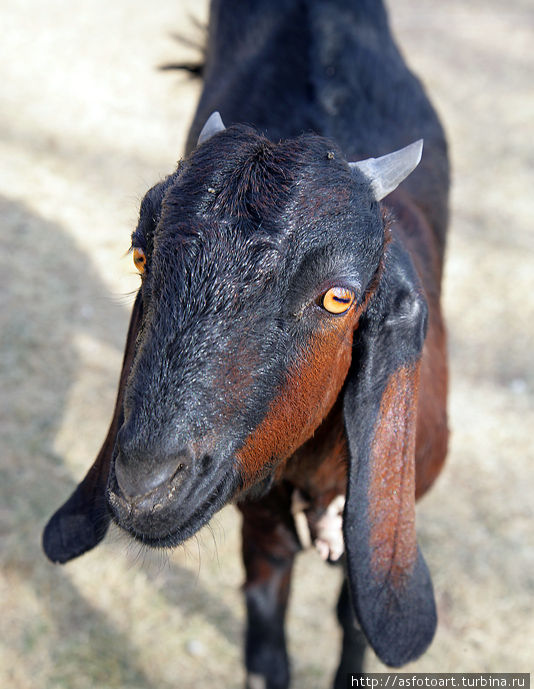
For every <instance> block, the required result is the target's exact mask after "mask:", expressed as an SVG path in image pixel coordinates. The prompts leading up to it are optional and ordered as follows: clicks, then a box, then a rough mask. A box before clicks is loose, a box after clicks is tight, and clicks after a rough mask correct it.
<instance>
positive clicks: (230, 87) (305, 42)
mask: <svg viewBox="0 0 534 689" xmlns="http://www.w3.org/2000/svg"><path fill="white" fill-rule="evenodd" d="M202 73H203V76H204V90H203V93H202V96H201V99H200V102H199V106H198V110H197V113H196V116H195V119H194V122H193V124H192V126H191V130H190V134H189V139H188V144H187V150H188V155H187V157H186V158H185V160H184V161H182V162H181V163H180V165H179V166H178V169H177V170H176V171H175V172H173V173H172V174H171V175H170V176H169V177H168V178H167V179H165V180H164V181H163V182H162V183H160V184H158V185H156V186H155V187H153V189H151V190H150V191H149V192H148V193H147V195H146V197H145V199H144V201H143V203H142V206H141V212H140V219H139V224H138V227H137V229H136V230H135V232H134V234H133V237H132V245H133V246H134V247H136V248H141V249H143V250H144V252H145V254H146V257H147V263H146V270H145V274H144V276H143V282H142V286H141V289H140V292H139V296H138V301H137V303H138V304H139V305H140V308H141V307H142V308H141V311H140V313H141V315H140V316H139V318H138V320H137V321H136V322H135V326H131V331H130V335H131V337H129V347H130V349H131V351H130V359H129V363H128V366H127V367H126V368H125V369H124V377H123V380H122V382H121V394H120V395H119V399H118V402H117V405H118V406H117V409H118V410H119V413H118V415H117V416H116V419H117V427H116V428H115V431H114V433H112V434H111V436H110V439H111V440H110V442H111V443H112V447H113V452H111V451H109V453H108V454H109V455H110V459H111V461H110V466H109V480H108V484H107V498H108V503H109V509H110V511H111V514H112V515H113V518H114V519H115V520H116V521H117V522H118V523H119V524H120V525H121V526H122V527H123V528H125V529H126V530H128V531H129V532H130V533H131V534H132V535H133V536H134V537H136V538H138V539H139V540H141V541H143V542H144V543H147V544H149V545H154V546H161V547H166V546H173V545H177V544H178V543H181V542H182V541H183V540H185V539H187V538H189V537H190V536H191V535H192V534H193V533H195V531H197V530H198V529H199V528H200V527H201V526H202V525H203V524H205V523H206V522H207V521H208V520H209V519H210V518H211V516H212V515H213V514H214V512H216V511H217V510H218V509H219V508H221V507H222V506H223V505H224V504H226V503H227V502H228V501H229V500H231V499H233V498H236V497H238V498H239V500H240V501H241V509H242V510H243V512H244V514H245V526H244V555H245V564H246V565H247V586H246V597H247V609H248V615H249V622H248V632H247V642H246V663H247V668H248V670H249V672H252V673H259V674H260V675H262V676H263V677H264V678H265V679H266V681H267V686H268V688H269V689H281V688H283V687H287V686H288V683H289V663H288V658H287V651H286V646H285V636H284V616H285V609H286V604H287V593H288V587H289V575H290V572H291V565H292V561H293V557H294V554H295V552H296V550H297V549H298V546H297V545H296V540H295V534H294V529H293V528H292V526H291V524H289V526H288V524H287V523H286V520H287V518H288V517H287V514H288V507H287V505H285V503H284V500H282V503H284V505H285V506H284V505H282V506H281V507H279V509H278V508H277V509H275V510H274V512H271V513H270V520H271V522H270V531H269V533H270V534H271V536H272V538H270V540H269V539H267V540H265V542H263V544H262V546H261V547H259V546H258V547H257V548H254V547H253V542H254V539H255V538H256V535H255V534H254V533H252V532H249V533H248V535H247V528H246V524H247V505H248V506H250V505H252V506H253V507H252V508H251V512H250V514H249V515H248V518H249V520H250V523H254V520H255V519H256V517H257V514H258V512H257V510H259V512H260V513H261V511H262V510H263V509H264V507H265V505H266V504H267V503H264V502H262V500H261V498H262V496H265V495H266V496H267V497H266V498H264V500H267V501H269V500H271V499H273V496H274V497H276V495H277V494H278V493H277V491H279V490H282V491H283V489H281V488H280V485H283V484H280V483H279V482H278V483H277V482H276V480H275V471H276V468H277V464H278V461H279V460H280V459H282V458H280V457H272V458H271V461H269V462H267V463H266V464H265V465H264V466H262V467H261V468H259V469H257V470H256V473H255V474H254V476H253V480H252V481H248V482H247V481H245V479H244V472H243V467H242V466H240V465H239V462H238V461H237V459H236V458H237V457H238V456H239V453H240V451H241V450H242V448H243V446H244V444H246V442H247V438H249V436H250V435H251V434H252V433H253V431H254V429H256V428H258V427H259V426H260V424H261V423H262V421H263V420H264V419H265V418H266V416H267V414H268V411H269V409H270V408H271V407H272V405H273V404H274V403H275V401H276V399H277V396H278V395H279V394H280V389H281V388H282V386H283V384H284V381H286V380H287V376H288V371H291V370H292V369H293V368H294V367H296V366H297V364H298V362H299V361H301V360H302V359H303V358H305V355H306V353H307V351H308V348H309V346H310V342H312V341H313V337H314V334H315V333H316V332H317V331H318V330H320V329H321V328H325V327H327V324H328V322H329V320H328V319H332V316H331V315H330V314H327V313H326V312H325V311H324V309H322V308H321V307H320V305H319V299H320V297H321V294H323V293H324V292H325V290H327V289H328V288H329V287H331V286H334V285H336V286H339V285H341V286H344V287H347V288H349V289H351V290H352V291H353V292H354V293H355V294H356V300H357V305H358V306H360V305H363V304H364V303H365V304H366V305H367V302H366V300H367V299H368V298H369V303H368V305H367V309H366V311H365V313H364V314H363V316H362V318H361V320H360V324H359V327H358V330H357V335H356V339H355V349H354V355H353V362H352V366H351V370H350V372H349V376H348V379H347V381H346V385H345V398H344V418H345V425H346V432H347V437H348V441H349V447H350V454H351V464H350V468H349V485H348V493H347V506H346V511H345V520H344V524H345V526H344V533H345V542H346V549H347V569H348V576H349V581H350V594H349V588H348V587H347V586H344V588H343V590H342V595H341V597H340V602H339V605H338V617H339V620H340V622H341V623H342V626H343V629H344V642H343V652H342V659H341V664H340V666H339V670H338V674H337V677H336V680H335V682H336V687H338V686H342V677H343V675H344V673H345V672H348V671H349V670H350V671H353V672H357V671H359V670H361V669H362V667H361V662H362V656H363V635H362V633H361V632H360V631H359V630H358V629H357V627H356V626H355V625H354V624H353V610H354V611H355V613H356V616H357V618H358V621H359V623H360V625H361V628H362V630H363V634H364V635H365V637H366V638H367V640H368V641H369V642H370V643H371V645H372V646H373V648H374V649H375V651H376V652H377V653H378V655H379V656H380V657H381V659H382V660H384V661H385V662H386V663H389V664H391V665H400V664H402V663H404V662H407V661H408V660H411V659H413V658H415V657H417V656H418V655H419V654H420V653H422V652H423V650H424V649H425V648H426V646H427V645H428V643H429V642H430V640H431V638H432V635H433V633H434V628H435V621H436V620H435V608H434V600H433V593H432V585H431V582H430V578H429V575H428V571H427V568H426V565H425V563H424V560H423V559H422V556H421V554H420V553H419V552H418V554H417V559H416V562H415V565H414V567H413V569H411V570H410V572H408V574H407V576H406V578H405V579H404V580H403V582H402V586H401V587H400V588H399V586H397V587H395V586H393V584H392V582H391V581H390V578H389V577H388V575H387V573H386V574H385V575H384V576H383V577H382V578H381V579H378V580H377V578H376V576H373V575H371V568H370V557H371V554H370V546H369V529H370V526H369V523H368V507H369V505H368V493H367V484H368V478H369V476H368V475H369V460H368V457H369V455H370V451H371V447H370V444H371V440H372V436H373V432H374V430H375V424H376V419H377V415H378V410H379V405H380V400H381V396H382V393H383V392H384V390H385V388H386V385H387V382H388V380H389V379H390V377H391V376H393V375H394V374H395V372H396V371H398V370H399V369H400V368H402V367H404V366H410V365H412V364H414V363H415V362H416V361H417V360H418V359H419V358H420V356H421V351H422V347H423V342H424V338H425V332H426V325H427V304H426V301H425V298H424V296H423V292H422V288H421V284H420V282H419V277H418V275H417V274H416V271H415V269H414V266H413V264H412V261H411V259H410V256H409V254H408V253H407V251H406V249H405V248H404V247H403V245H402V242H401V241H400V239H399V236H398V235H397V234H396V232H394V233H393V240H392V241H391V242H390V243H389V244H387V241H386V239H387V231H386V227H385V222H384V215H383V212H382V209H381V207H380V205H379V204H378V203H377V202H376V201H374V200H373V197H372V193H371V189H370V186H369V182H368V181H367V180H366V179H365V178H364V177H363V176H362V175H361V174H359V173H356V172H354V171H351V170H350V168H349V166H348V163H347V161H348V160H357V159H360V158H364V157H367V156H378V155H382V154H385V153H389V152H391V151H393V150H395V149H398V148H401V147H402V146H405V145H407V144H408V143H410V142H412V141H414V140H416V139H419V138H424V140H425V151H424V157H423V161H422V163H421V165H420V166H419V168H418V169H417V170H416V171H415V172H414V173H413V175H411V176H410V177H409V179H408V180H407V181H406V182H405V183H404V189H405V190H406V191H407V192H408V194H409V195H410V197H411V199H412V200H413V201H414V202H415V204H416V206H417V207H418V209H419V211H422V213H423V214H424V217H425V218H426V220H427V221H428V224H429V227H430V231H431V233H433V237H434V243H435V246H436V247H437V252H438V256H437V264H439V263H440V261H441V259H442V258H443V251H444V245H445V239H444V237H445V228H446V224H447V192H448V161H447V154H446V143H445V138H444V135H443V131H442V129H441V126H440V124H439V121H438V119H437V116H436V114H435V112H434V110H433V108H432V106H431V104H430V103H429V101H428V99H427V97H426V95H425V93H424V90H423V88H422V86H421V84H420V83H419V81H418V80H417V79H416V78H415V77H414V76H413V75H412V74H411V72H410V71H409V70H408V68H407V67H406V65H405V63H404V61H403V59H402V57H401V56H400V53H399V51H398V49H397V47H396V45H395V43H394V41H393V38H392V36H391V34H390V31H389V27H388V23H387V17H386V13H385V10H384V7H383V6H382V4H381V2H379V0H359V1H356V0H354V1H353V2H349V0H328V1H327V0H282V1H281V2H271V1H270V0H251V2H249V3H245V4H244V3H241V2H239V1H238V0H225V1H224V2H223V1H222V0H221V1H219V0H214V1H213V2H212V10H211V21H210V32H209V39H208V46H207V53H206V63H205V66H204V67H203V70H202ZM214 110H219V111H220V113H221V115H222V118H223V120H224V121H225V123H226V125H227V126H228V128H227V129H226V130H224V131H222V132H220V133H218V134H216V135H215V136H213V137H212V138H211V139H210V140H209V141H207V142H206V143H204V144H203V145H201V146H199V147H197V146H196V142H197V138H198V135H199V132H200V130H201V128H202V126H203V124H204V122H205V120H206V119H207V117H208V116H209V115H210V114H211V112H212V111H214ZM238 123H250V124H252V125H254V126H253V127H252V126H245V125H243V124H238ZM303 132H304V133H303ZM310 132H316V133H315V134H312V133H310ZM438 270H440V268H438ZM437 283H438V285H439V276H438V277H437ZM377 285H378V286H377ZM438 291H439V287H438ZM132 322H133V321H132ZM125 360H126V357H125ZM122 394H123V397H121V395H122ZM108 449H109V448H108ZM111 454H112V456H111ZM83 485H84V484H81V487H82V486H83ZM99 485H100V484H99ZM80 496H81V497H80ZM91 496H92V493H91V491H88V490H83V491H82V493H81V494H80V495H78V494H77V493H75V495H74V496H73V497H72V498H71V500H70V501H69V502H68V503H67V504H66V505H65V506H64V507H63V508H61V509H60V510H59V511H58V513H56V515H55V516H54V517H53V518H52V520H51V522H50V523H49V525H48V527H47V530H46V532H45V536H44V545H45V550H46V552H47V554H48V555H49V556H50V557H51V558H52V559H54V560H56V561H60V562H65V561H67V560H68V559H70V558H72V557H75V556H77V555H79V554H81V553H82V552H84V551H85V550H87V549H88V548H90V547H93V546H94V545H96V543H97V542H98V541H99V540H100V539H101V538H102V537H103V535H104V533H105V528H106V527H107V522H106V519H107V516H106V517H102V515H103V514H106V513H105V512H103V511H102V510H101V509H100V507H99V506H98V505H100V504H101V502H102V500H101V498H102V496H101V495H100V496H99V498H98V500H99V501H100V502H98V503H97V507H98V509H97V511H96V512H95V510H94V509H93V507H92V506H91V504H90V503H91V500H92V497H91ZM93 497H94V496H93ZM73 501H74V502H73ZM282 503H281V504H282ZM73 505H74V514H75V516H76V515H77V514H79V513H81V512H83V513H84V519H82V521H81V522H76V524H77V523H79V524H81V526H82V527H83V528H82V529H81V530H80V531H79V533H78V542H77V541H76V533H75V531H76V529H74V533H73V534H71V533H70V531H69V529H67V530H65V528H66V527H65V525H67V521H65V520H66V518H67V517H69V515H70V514H71V512H72V509H71V508H72V507H73ZM254 510H256V512H255V511H254ZM254 515H256V517H255V516H254ZM69 523H71V522H69ZM72 523H73V522H72ZM69 528H70V527H69ZM264 536H265V533H264ZM251 544H252V545H251ZM280 550H281V552H282V555H280V554H279V556H277V557H274V556H273V552H275V551H280ZM247 558H248V560H247ZM273 558H274V559H273ZM247 562H248V564H247ZM258 562H263V563H267V565H268V567H267V570H268V571H269V572H270V574H269V576H268V577H267V578H265V579H264V580H261V581H257V580H256V579H255V576H256V575H255V574H254V572H255V571H256V569H255V568H256V566H257V565H258ZM286 589H287V590H286ZM351 596H352V604H350V602H349V599H350V597H351Z"/></svg>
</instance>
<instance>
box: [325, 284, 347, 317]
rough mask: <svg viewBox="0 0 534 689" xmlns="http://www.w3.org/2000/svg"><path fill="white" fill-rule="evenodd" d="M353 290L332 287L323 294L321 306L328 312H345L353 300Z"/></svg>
mask: <svg viewBox="0 0 534 689" xmlns="http://www.w3.org/2000/svg"><path fill="white" fill-rule="evenodd" d="M354 299H355V296H354V292H351V291H350V289H346V288H345V287H332V288H331V289H329V290H328V292H326V294H325V295H324V296H323V307H324V308H325V309H326V310H327V311H329V312H330V313H345V311H348V310H349V309H350V307H351V306H352V304H353V302H354Z"/></svg>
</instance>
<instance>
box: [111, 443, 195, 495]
mask: <svg viewBox="0 0 534 689" xmlns="http://www.w3.org/2000/svg"><path fill="white" fill-rule="evenodd" d="M185 469H186V464H185V463H184V462H183V461H180V462H178V463H176V458H175V457H167V458H165V459H162V460H160V461H159V462H146V463H145V462H141V461H131V460H128V459H127V458H126V457H125V456H124V455H123V454H122V453H121V452H119V454H118V456H117V459H116V460H115V477H116V479H117V484H118V486H119V488H120V490H121V492H122V494H123V495H124V496H125V497H126V498H127V499H129V500H135V499H139V498H142V497H144V496H146V495H148V494H149V493H151V492H152V491H154V490H156V489H157V488H160V487H164V486H166V485H168V486H169V490H170V491H172V492H173V493H174V491H175V490H176V489H177V487H178V484H179V483H180V482H181V481H180V480H178V476H179V475H181V474H183V472H184V470H185ZM181 478H182V476H180V479H181Z"/></svg>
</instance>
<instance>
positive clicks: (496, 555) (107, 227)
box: [0, 0, 534, 689]
mask: <svg viewBox="0 0 534 689" xmlns="http://www.w3.org/2000/svg"><path fill="white" fill-rule="evenodd" d="M389 5H390V12H391V21H392V24H393V27H394V30H395V32H396V35H397V38H398V41H399V43H400V45H401V47H402V49H403V52H404V54H405V56H406V58H407V60H408V63H409V64H410V65H411V67H412V68H413V69H414V70H415V71H416V72H417V74H418V75H419V76H420V77H421V78H422V79H423V81H424V83H425V84H426V87H427V89H428V91H429V93H430V96H431V98H432V100H433V102H434V104H435V106H436V108H437V109H438V111H439V113H440V114H441V117H442V120H443V122H444V125H445V128H446V130H447V132H448V136H449V140H450V150H451V158H452V164H453V171H454V174H453V189H452V197H451V209H452V216H451V232H450V239H449V245H448V260H447V266H446V279H445V289H444V295H445V310H446V314H447V320H448V327H449V343H450V362H451V369H452V373H451V396H450V425H451V429H452V435H451V451H450V455H449V459H448V465H447V466H446V469H445V471H444V473H443V474H442V476H441V478H440V479H439V481H438V482H437V484H436V486H435V487H434V489H433V490H432V491H431V493H430V494H429V495H428V496H426V497H425V498H424V499H423V500H422V502H421V503H420V505H419V508H418V524H419V534H420V543H421V545H422V549H423V551H424V553H425V555H426V559H427V562H428V564H429V566H430V569H431V571H432V575H433V580H434V586H435V590H436V597H437V603H438V608H439V628H438V632H437V635H436V638H435V640H434V642H433V644H432V646H431V648H430V649H429V651H428V652H427V653H426V654H425V655H424V656H423V657H422V658H421V659H420V660H419V661H417V662H416V663H413V664H411V665H410V666H409V667H408V668H406V669H407V670H410V671H411V670H413V671H429V672H432V671H435V672H437V671H440V672H445V671H471V672H478V671H494V672H529V671H533V670H534V604H533V601H534V534H533V525H534V519H533V511H534V496H533V493H534V474H533V467H534V449H533V443H532V440H531V433H532V429H534V357H533V355H532V350H533V339H532V335H533V333H534V257H533V251H532V247H533V244H534V236H533V230H532V226H533V220H534V206H533V188H534V127H533V122H534V89H533V75H534V51H533V48H532V35H533V29H534V5H533V4H532V2H531V0H509V1H508V2H506V3H503V2H500V0H470V2H469V3H466V2H464V1H463V0H449V1H448V2H440V1H438V0H426V1H425V2H424V3H422V2H416V1H415V0H395V2H393V0H392V1H391V2H390V3H389ZM206 21H207V4H206V2H204V1H202V2H199V1H198V0H194V1H193V0H191V1H190V2H189V1H187V2H186V1H185V0H182V1H181V2H177V1H176V0H159V1H158V2H156V3H151V4H150V6H148V5H147V3H145V2H141V1H140V0H114V2H113V3H109V2H108V1H107V0H92V2H91V3H76V4H75V5H73V3H71V2H68V1H67V0H47V2H35V1H33V2H32V1H31V0H3V2H2V5H1V7H0V22H1V25H2V40H1V41H0V70H1V72H0V74H1V77H0V78H1V84H2V85H1V88H0V208H1V212H0V239H1V244H0V262H1V273H0V275H1V287H0V339H1V356H0V367H1V375H0V390H1V393H0V404H1V407H0V429H1V445H0V448H1V454H0V457H1V460H0V461H1V467H0V468H1V479H0V491H1V503H0V538H1V549H0V558H1V571H0V606H1V607H0V609H1V614H0V687H2V689H29V688H31V689H52V688H53V689H55V688H58V687H65V688H67V689H89V688H90V687H91V688H92V687H103V688H106V689H108V688H109V689H118V688H119V687H120V688H121V689H124V688H128V689H129V688H132V689H134V688H135V689H156V688H157V689H171V688H176V687H180V688H184V689H189V688H193V687H198V686H211V685H208V684H207V683H208V682H210V683H211V682H212V683H213V686H219V687H225V688H229V689H233V688H238V687H241V686H242V684H243V677H244V674H243V670H242V663H241V656H242V650H241V638H242V626H243V612H244V611H243V604H242V600H241V594H240V590H239V588H240V585H241V583H242V580H243V572H242V568H241V563H240V556H239V524H238V518H237V514H236V512H235V510H234V509H233V508H232V507H229V508H226V509H225V510H223V512H221V513H220V514H219V515H217V516H216V517H215V519H213V520H212V523H211V526H210V528H208V529H204V530H203V531H202V532H201V533H200V534H198V536H197V537H196V538H194V539H193V540H191V541H190V542H188V543H187V544H186V545H185V546H183V547H182V548H179V549H178V550H176V551H175V552H173V553H172V554H170V556H168V557H164V556H161V555H157V554H149V553H145V552H142V551H140V549H139V547H138V546H137V545H135V544H132V543H131V542H129V541H128V540H127V539H126V538H125V537H123V536H122V535H120V534H118V532H117V531H116V530H112V532H111V533H110V534H109V535H108V537H107V538H106V540H105V542H104V543H103V544H102V545H101V546H100V547H99V548H97V549H95V550H94V551H92V552H90V553H88V554H87V555H85V556H83V557H82V558H80V559H79V560H76V561H73V562H72V563H70V564H68V565H66V566H64V567H60V566H54V565H52V564H50V563H49V562H48V561H47V560H46V559H45V557H44V555H43V554H42V552H41V546H40V539H41V531H42V528H43V526H44V524H45V523H46V521H47V519H48V518H49V516H50V515H51V514H52V512H53V511H54V510H55V509H56V508H57V507H58V506H59V505H60V504H61V503H62V502H63V501H64V500H65V499H66V498H67V496H68V495H69V494H70V493H71V491H72V489H73V488H74V486H75V485H76V483H77V482H78V481H79V480H80V479H81V478H82V477H83V475H84V474H85V472H86V470H87V468H88V467H89V465H90V464H91V462H92V461H93V458H94V457H95V455H96V452H97V450H98V448H99V447H100V444H101V442H102V440H103V438H104V435H105V433H106V430H107V425H108V422H109V419H110V417H111V411H112V407H113V403H114V397H115V391H116V384H117V380H118V374H119V368H120V362H121V357H122V349H123V344H124V340H125V334H126V327H127V322H128V317H129V310H130V307H131V304H132V302H133V297H132V290H135V289H136V288H137V285H138V278H137V277H136V275H134V270H133V267H132V263H131V257H130V256H125V252H126V251H127V250H128V248H129V236H130V233H131V230H132V229H133V227H134V225H135V222H136V217H137V211H138V205H139V201H140V199H141V197H142V195H143V193H144V192H145V191H146V189H147V188H148V187H149V186H151V185H152V184H154V183H155V182H156V181H158V180H159V179H160V178H162V177H164V176H165V175H166V174H167V173H168V172H170V171H171V170H173V169H174V167H175V165H176V162H177V160H178V158H179V157H180V156H181V154H182V151H183V145H184V141H185V136H186V132H187V129H188V127H189V124H190V122H191V119H192V114H193V108H194V105H195V102H196V99H197V97H198V93H199V88H200V84H199V83H198V82H195V81H193V80H190V79H189V78H188V77H187V76H185V75H183V74H179V73H176V72H171V73H169V72H160V71H157V69H156V68H157V66H158V65H160V64H161V63H165V62H176V61H181V60H184V61H191V60H192V61H194V60H196V59H198V58H199V57H200V55H199V52H198V51H197V50H195V49H194V48H193V47H190V46H187V45H184V44H180V43H177V42H176V41H175V40H173V38H172V34H173V32H179V33H181V34H183V35H186V36H188V37H190V38H191V39H192V40H193V41H195V40H196V41H199V42H200V43H202V41H203V32H202V30H201V29H200V28H199V26H198V23H200V24H205V23H206ZM294 581H295V586H294V590H293V597H292V602H291V607H290V611H289V625H288V626H289V643H290V650H291V654H292V658H293V677H294V683H293V686H294V687H295V689H319V688H322V687H326V686H329V682H330V677H331V674H332V672H333V670H334V667H335V664H336V661H337V658H338V644H339V636H338V631H337V626H336V624H335V622H334V614H333V612H332V609H333V606H334V601H335V599H336V596H337V590H338V586H339V572H338V571H337V569H334V568H328V567H327V566H326V565H324V564H323V563H322V562H321V561H320V560H319V558H318V557H317V555H315V554H314V553H313V552H309V553H305V554H304V555H302V556H301V557H300V558H299V561H298V566H297V571H296V574H295V579H294ZM371 655H372V654H370V656H371ZM367 668H368V669H369V670H374V671H376V670H385V668H384V666H382V665H380V663H379V662H378V661H377V660H376V659H374V658H372V657H370V658H369V662H368V665H367Z"/></svg>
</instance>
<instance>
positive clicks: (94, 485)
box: [43, 292, 143, 564]
mask: <svg viewBox="0 0 534 689" xmlns="http://www.w3.org/2000/svg"><path fill="white" fill-rule="evenodd" d="M142 314H143V303H142V300H141V293H140V292H139V293H138V294H137V297H136V299H135V304H134V307H133V311H132V315H131V318H130V325H129V328H128V337H127V339H126V349H125V352H124V358H123V362H122V370H121V376H120V380H119V389H118V392H117V400H116V402H115V409H114V411H113V418H112V420H111V424H110V427H109V430H108V434H107V436H106V439H105V440H104V444H103V445H102V447H101V449H100V452H99V453H98V456H97V458H96V460H95V462H94V464H93V466H92V467H91V468H90V469H89V471H88V472H87V476H86V477H85V478H84V479H83V481H82V482H81V483H80V484H79V486H78V487H77V488H76V490H75V491H74V493H73V494H72V495H71V496H70V498H69V499H68V500H67V502H66V503H65V504H64V505H62V507H60V508H59V509H58V510H57V512H55V514H54V515H53V516H52V517H51V519H50V521H49V522H48V524H47V525H46V527H45V530H44V532H43V549H44V551H45V553H46V555H47V556H48V557H49V558H50V560H52V562H60V563H61V564H64V563H65V562H68V561H69V560H72V559H73V558H75V557H78V556H79V555H82V554H83V553H85V552H86V551H88V550H91V548H94V547H95V546H96V545H98V544H99V543H100V541H101V540H102V539H103V538H104V536H105V535H106V531H107V530H108V526H109V522H110V515H109V512H108V508H107V503H106V487H107V482H108V476H109V470H110V463H111V457H112V455H113V448H114V446H115V438H116V435H117V431H118V430H119V428H120V426H121V424H122V402H123V391H124V386H125V383H126V380H127V378H128V374H129V372H130V367H131V365H132V361H133V357H134V353H135V341H136V339H137V333H138V331H139V326H140V323H141V319H142Z"/></svg>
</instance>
